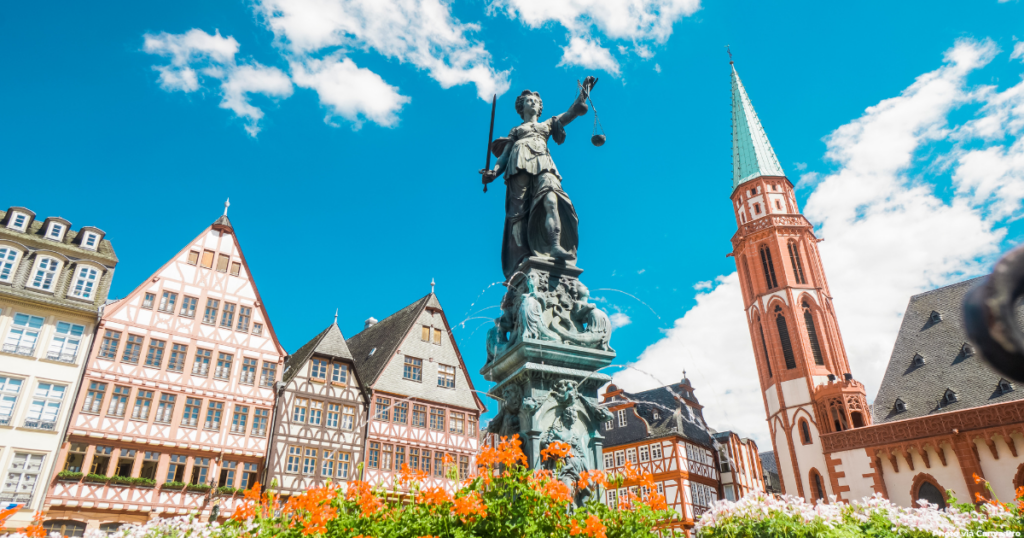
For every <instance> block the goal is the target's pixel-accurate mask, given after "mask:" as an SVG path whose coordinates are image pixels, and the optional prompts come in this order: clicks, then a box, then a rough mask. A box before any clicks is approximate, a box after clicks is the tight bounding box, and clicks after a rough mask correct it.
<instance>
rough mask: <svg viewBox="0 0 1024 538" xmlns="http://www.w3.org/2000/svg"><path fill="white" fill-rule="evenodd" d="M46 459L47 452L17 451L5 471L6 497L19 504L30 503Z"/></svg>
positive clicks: (4, 492) (4, 491)
mask: <svg viewBox="0 0 1024 538" xmlns="http://www.w3.org/2000/svg"><path fill="white" fill-rule="evenodd" d="M45 461H46V455H45V454H32V453H31V452H15V453H14V458H13V459H12V460H11V465H10V467H8V468H7V472H6V473H4V486H3V495H4V497H9V498H10V500H11V501H13V502H16V503H19V504H24V505H26V506H28V505H30V504H31V503H32V496H33V494H34V493H35V489H36V485H37V484H39V475H40V474H41V473H42V470H43V463H44V462H45ZM26 490H27V491H26Z"/></svg>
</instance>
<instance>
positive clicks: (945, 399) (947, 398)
mask: <svg viewBox="0 0 1024 538" xmlns="http://www.w3.org/2000/svg"><path fill="white" fill-rule="evenodd" d="M952 403H956V393H955V392H953V391H952V390H950V389H946V393H945V394H943V395H942V405H949V404H952Z"/></svg>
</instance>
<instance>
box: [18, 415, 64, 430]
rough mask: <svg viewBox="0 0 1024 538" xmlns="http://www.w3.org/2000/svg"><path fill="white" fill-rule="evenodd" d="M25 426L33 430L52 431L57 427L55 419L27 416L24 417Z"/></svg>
mask: <svg viewBox="0 0 1024 538" xmlns="http://www.w3.org/2000/svg"><path fill="white" fill-rule="evenodd" d="M25 427H26V428H32V429H35V430H46V431H51V432H52V431H54V430H56V429H57V421H56V420H40V419H34V418H27V419H25Z"/></svg>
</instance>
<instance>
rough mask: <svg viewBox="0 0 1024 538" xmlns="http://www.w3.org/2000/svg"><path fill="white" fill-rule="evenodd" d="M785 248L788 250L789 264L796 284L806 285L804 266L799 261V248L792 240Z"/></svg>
mask: <svg viewBox="0 0 1024 538" xmlns="http://www.w3.org/2000/svg"><path fill="white" fill-rule="evenodd" d="M786 246H787V247H788V248H789V263H791V264H792V265H793V277H794V278H796V282H797V284H806V283H807V279H806V278H805V277H804V264H803V263H801V261H800V246H799V245H797V244H796V241H792V240H791V241H790V242H789V243H787V244H786Z"/></svg>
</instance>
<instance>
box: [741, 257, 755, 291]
mask: <svg viewBox="0 0 1024 538" xmlns="http://www.w3.org/2000/svg"><path fill="white" fill-rule="evenodd" d="M743 276H744V277H745V278H746V279H747V292H748V293H750V297H751V298H753V297H754V283H753V281H751V280H750V264H748V263H747V257H746V255H744V256H743Z"/></svg>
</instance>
